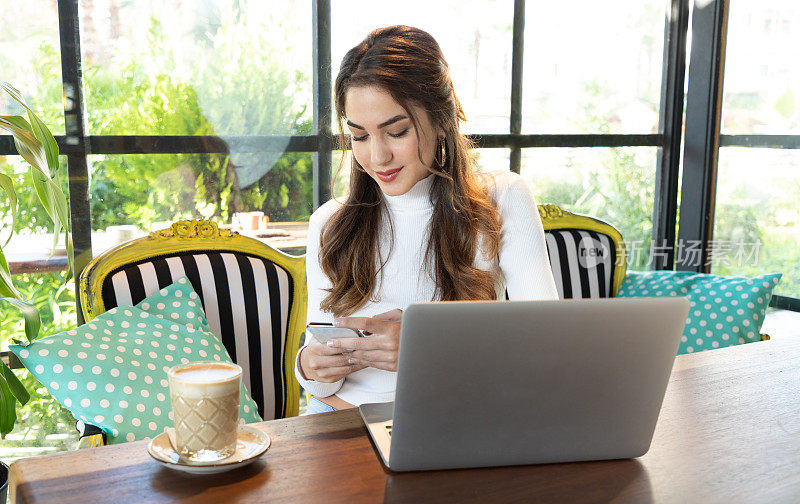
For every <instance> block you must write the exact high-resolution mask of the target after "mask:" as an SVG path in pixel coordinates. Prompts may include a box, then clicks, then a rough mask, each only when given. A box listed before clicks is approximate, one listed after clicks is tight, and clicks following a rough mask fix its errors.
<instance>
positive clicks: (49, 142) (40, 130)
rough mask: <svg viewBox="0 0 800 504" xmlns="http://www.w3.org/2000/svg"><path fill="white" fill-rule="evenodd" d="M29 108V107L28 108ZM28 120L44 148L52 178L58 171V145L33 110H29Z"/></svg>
mask: <svg viewBox="0 0 800 504" xmlns="http://www.w3.org/2000/svg"><path fill="white" fill-rule="evenodd" d="M26 108H27V107H26ZM28 119H30V121H31V127H32V128H33V134H34V136H35V137H36V139H37V140H39V142H41V144H42V147H43V148H44V153H45V159H46V160H47V167H48V174H49V175H50V176H52V175H53V174H54V173H55V172H56V170H57V169H58V144H57V143H56V139H55V138H53V134H52V133H50V130H49V129H47V126H45V124H44V123H43V122H42V120H41V119H39V118H38V117H37V116H36V114H34V113H33V110H31V109H29V108H28Z"/></svg>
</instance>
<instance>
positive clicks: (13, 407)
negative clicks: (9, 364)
mask: <svg viewBox="0 0 800 504" xmlns="http://www.w3.org/2000/svg"><path fill="white" fill-rule="evenodd" d="M2 365H3V366H5V364H2ZM16 421H17V399H16V398H15V397H14V394H12V393H11V389H10V388H9V387H8V383H6V380H5V378H4V377H2V376H0V436H2V438H3V439H5V437H6V434H8V433H9V432H11V431H12V430H13V429H14V423H15V422H16Z"/></svg>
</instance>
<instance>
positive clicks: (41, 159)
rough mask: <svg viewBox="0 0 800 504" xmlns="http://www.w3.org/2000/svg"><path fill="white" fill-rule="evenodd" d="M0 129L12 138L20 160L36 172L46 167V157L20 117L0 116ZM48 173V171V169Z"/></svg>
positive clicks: (40, 144)
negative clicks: (34, 168)
mask: <svg viewBox="0 0 800 504" xmlns="http://www.w3.org/2000/svg"><path fill="white" fill-rule="evenodd" d="M0 128H2V129H4V130H6V131H8V132H9V133H11V134H12V135H13V136H14V146H15V147H16V148H17V152H19V155H20V156H22V158H23V159H24V160H25V161H27V162H28V163H29V164H30V165H31V166H34V167H36V169H37V170H40V171H41V170H44V167H46V166H47V155H46V153H45V151H44V147H43V146H42V143H41V142H40V141H39V140H37V139H36V136H35V135H34V134H33V131H32V130H31V127H30V125H29V124H28V122H27V121H25V119H24V118H23V117H21V116H0ZM48 171H49V169H48Z"/></svg>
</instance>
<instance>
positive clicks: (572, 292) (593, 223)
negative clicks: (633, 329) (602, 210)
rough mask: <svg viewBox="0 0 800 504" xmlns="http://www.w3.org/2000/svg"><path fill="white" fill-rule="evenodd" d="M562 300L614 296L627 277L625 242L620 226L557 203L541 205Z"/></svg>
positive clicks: (551, 259) (554, 274) (540, 213)
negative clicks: (614, 225)
mask: <svg viewBox="0 0 800 504" xmlns="http://www.w3.org/2000/svg"><path fill="white" fill-rule="evenodd" d="M539 215H540V216H541V218H542V225H543V226H544V232H545V239H546V241H547V252H548V254H549V255H550V265H551V267H552V268H553V277H554V278H555V281H556V288H557V289H558V295H559V297H560V298H561V299H570V298H595V297H614V296H616V294H617V291H618V290H619V287H620V285H622V281H623V279H624V278H625V270H626V268H627V261H626V256H625V242H623V241H622V235H621V234H620V233H619V231H617V229H616V228H614V227H613V226H611V225H610V224H608V223H606V222H603V221H601V220H599V219H595V218H593V217H589V216H586V215H580V214H573V213H571V212H568V211H566V210H563V209H562V208H560V207H558V206H556V205H539Z"/></svg>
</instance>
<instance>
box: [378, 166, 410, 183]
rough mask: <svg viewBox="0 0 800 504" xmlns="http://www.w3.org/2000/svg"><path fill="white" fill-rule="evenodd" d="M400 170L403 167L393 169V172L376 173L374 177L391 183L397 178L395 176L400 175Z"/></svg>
mask: <svg viewBox="0 0 800 504" xmlns="http://www.w3.org/2000/svg"><path fill="white" fill-rule="evenodd" d="M402 169H403V167H402V166H401V167H400V168H395V169H393V170H386V171H376V172H375V175H376V176H377V177H378V178H379V179H381V180H382V181H383V182H391V181H392V180H394V179H396V178H397V175H399V174H400V170H402Z"/></svg>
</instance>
